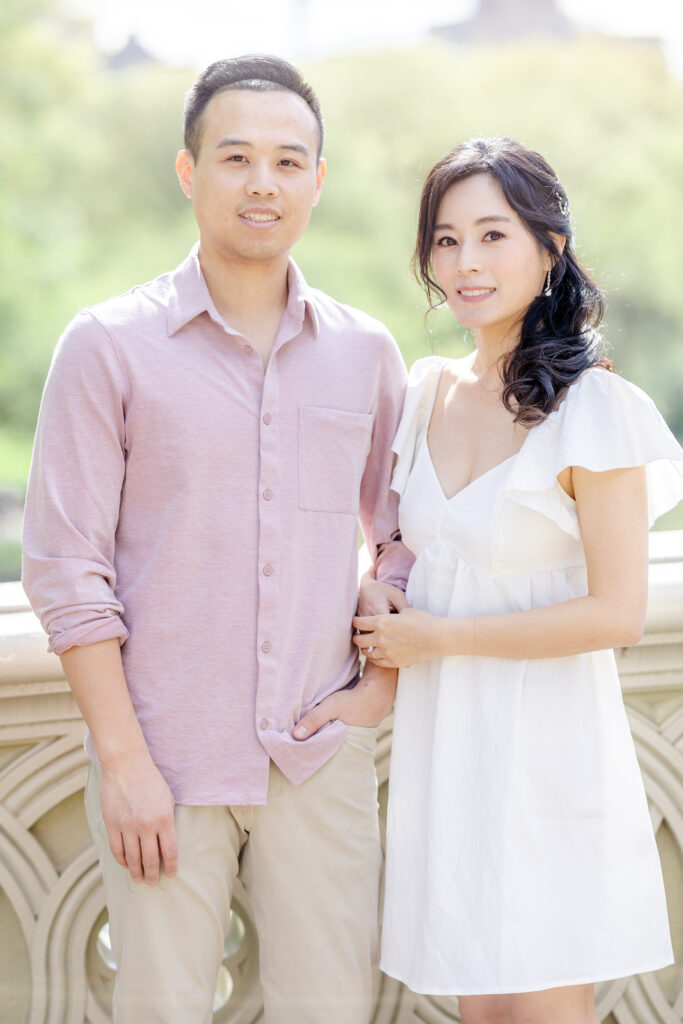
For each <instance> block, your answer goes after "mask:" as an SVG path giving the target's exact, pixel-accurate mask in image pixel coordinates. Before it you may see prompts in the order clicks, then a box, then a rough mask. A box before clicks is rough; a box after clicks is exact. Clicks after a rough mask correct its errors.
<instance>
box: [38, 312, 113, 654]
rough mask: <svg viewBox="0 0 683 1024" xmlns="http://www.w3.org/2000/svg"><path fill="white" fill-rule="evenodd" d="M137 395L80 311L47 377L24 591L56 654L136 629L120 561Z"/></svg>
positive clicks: (99, 329) (107, 341) (106, 341)
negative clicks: (120, 590) (122, 591)
mask: <svg viewBox="0 0 683 1024" xmlns="http://www.w3.org/2000/svg"><path fill="white" fill-rule="evenodd" d="M127 400H128V386H127V382H126V379H125V376H124V374H123V372H122V369H121V366H120V363H119V360H118V357H117V353H116V350H115V348H114V344H113V342H112V340H111V338H110V337H109V335H108V334H107V332H106V330H105V329H104V327H103V326H102V325H101V324H100V323H99V322H98V321H97V320H96V318H95V317H94V316H93V315H92V314H90V313H89V312H87V311H83V312H81V313H79V314H78V316H77V317H76V318H75V319H74V320H73V321H72V323H71V324H70V325H69V327H68V328H67V329H66V331H65V332H64V334H63V335H62V337H61V338H60V340H59V343H58V345H57V348H56V350H55V354H54V358H53V360H52V365H51V367H50V372H49V374H48V378H47V382H46V384H45V390H44V393H43V398H42V402H41V407H40V414H39V417H38V428H37V431H36V440H35V445H34V450H33V459H32V462H31V472H30V476H29V483H28V491H27V496H26V511H25V517H24V536H23V584H24V589H25V591H26V594H27V596H28V598H29V600H30V602H31V605H32V607H33V609H34V611H35V612H36V614H37V615H38V617H39V619H40V621H41V623H42V625H43V628H44V629H45V631H46V633H47V634H48V636H49V648H50V650H52V651H54V652H55V653H56V654H61V653H62V652H63V651H66V650H67V649H68V648H69V647H74V646H83V645H86V644H92V643H96V642H98V641H100V640H107V639H111V638H114V637H116V638H118V639H119V641H120V642H121V643H123V641H124V640H125V639H126V638H127V636H128V631H127V629H126V626H125V623H124V618H123V615H124V609H123V606H122V605H121V603H120V602H119V601H118V600H117V598H116V595H115V586H116V572H115V568H114V549H115V537H116V525H117V521H118V515H119V507H120V501H121V488H122V485H123V478H124V472H125V409H126V403H127Z"/></svg>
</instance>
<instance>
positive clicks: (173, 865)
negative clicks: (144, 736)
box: [100, 753, 178, 885]
mask: <svg viewBox="0 0 683 1024" xmlns="http://www.w3.org/2000/svg"><path fill="white" fill-rule="evenodd" d="M100 806H101V808H102V818H103V820H104V824H105V827H106V829H107V836H108V838H109V846H110V847H111V852H112V854H113V855H114V858H115V859H116V861H117V862H118V863H119V864H120V865H121V867H124V868H127V869H128V870H129V871H130V875H131V878H132V879H133V881H134V882H143V881H144V882H147V884H148V885H156V883H157V882H158V881H159V873H160V868H161V862H163V869H164V874H165V875H166V876H167V877H168V878H172V877H173V875H175V873H176V871H177V869H178V847H177V843H176V835H175V824H174V820H173V808H174V806H175V802H174V800H173V795H172V793H171V791H170V789H169V788H168V784H167V783H166V781H165V780H164V778H163V776H162V775H161V773H160V771H159V769H158V768H157V767H156V765H155V764H154V762H153V761H152V759H151V757H150V756H149V755H148V754H147V753H141V754H136V755H128V756H127V757H126V759H125V761H122V762H121V764H120V765H117V766H116V768H111V767H109V768H104V767H103V769H102V783H101V786H100Z"/></svg>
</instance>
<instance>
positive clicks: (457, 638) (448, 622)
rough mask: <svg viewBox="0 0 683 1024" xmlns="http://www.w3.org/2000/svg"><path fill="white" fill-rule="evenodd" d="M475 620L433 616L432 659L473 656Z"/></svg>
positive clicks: (470, 617) (472, 617)
mask: <svg viewBox="0 0 683 1024" xmlns="http://www.w3.org/2000/svg"><path fill="white" fill-rule="evenodd" d="M476 622H477V620H476V618H475V617H474V616H469V617H467V618H462V617H460V616H451V615H447V616H434V637H433V646H434V657H436V658H450V657H453V656H454V655H468V654H474V653H475V650H476Z"/></svg>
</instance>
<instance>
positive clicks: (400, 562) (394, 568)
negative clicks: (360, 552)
mask: <svg viewBox="0 0 683 1024" xmlns="http://www.w3.org/2000/svg"><path fill="white" fill-rule="evenodd" d="M414 561H415V555H414V554H413V553H412V551H410V550H409V549H408V548H407V547H406V546H405V544H404V543H403V541H400V540H392V541H389V543H388V544H386V545H385V546H384V547H383V548H382V551H381V553H380V554H379V556H378V558H377V561H376V563H375V579H377V580H379V581H380V582H381V583H390V584H391V585H392V586H393V587H398V588H399V590H405V589H406V585H407V583H408V576H409V575H410V570H411V569H412V566H413V562H414Z"/></svg>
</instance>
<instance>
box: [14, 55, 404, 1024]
mask: <svg viewBox="0 0 683 1024" xmlns="http://www.w3.org/2000/svg"><path fill="white" fill-rule="evenodd" d="M322 141H323V122H322V116H321V113H320V107H319V104H318V101H317V99H316V97H315V95H314V94H313V92H312V91H311V89H310V88H309V87H308V86H307V85H306V84H305V83H304V82H303V81H302V79H301V76H300V75H299V73H298V72H297V71H296V69H294V68H293V67H292V66H291V65H289V64H287V63H286V62H285V61H282V60H278V59H276V58H268V57H249V58H238V59H235V60H226V61H219V62H217V63H216V64H213V65H211V66H210V67H209V68H208V69H207V70H206V71H205V72H204V73H203V74H202V75H201V76H200V78H199V79H198V80H197V82H196V83H195V84H194V86H193V87H192V89H191V90H190V93H189V95H188V99H187V103H186V109H185V149H184V150H183V151H182V152H181V153H180V154H179V155H178V160H177V164H176V169H177V173H178V177H179V180H180V185H181V187H182V190H183V192H184V193H185V195H186V196H187V197H188V198H190V199H191V201H192V203H193V207H194V212H195V216H196V220H197V224H198V228H199V246H198V248H195V249H194V250H193V251H192V252H191V253H190V255H189V257H188V258H187V260H185V262H184V263H183V264H181V266H180V267H178V268H177V269H176V270H175V271H173V272H172V273H169V274H165V275H163V276H161V277H159V278H157V279H156V280H155V281H153V282H151V283H150V284H146V285H143V286H141V287H138V288H134V289H133V290H132V291H131V292H128V293H127V294H126V295H123V296H119V297H117V298H114V299H110V300H108V301H107V302H104V303H102V304H101V305H99V306H94V307H92V308H90V309H87V310H84V311H81V313H79V314H78V316H77V317H76V318H75V319H74V321H73V322H72V323H71V324H70V325H69V327H68V328H67V330H66V332H65V334H64V336H63V337H62V339H61V340H60V343H59V345H58V347H57V351H56V353H55V357H54V360H53V364H52V367H51V370H50V374H49V377H48V381H47V384H46V389H45V394H44V397H43V403H42V406H41V413H40V419H39V425H38V431H37V437H36V446H35V453H34V461H33V465H32V469H31V478H30V482H29V492H28V498H27V511H26V525H25V545H24V549H25V567H24V581H25V587H26V590H27V593H28V595H29V597H30V599H31V602H32V604H33V606H34V608H35V609H36V612H37V613H38V614H39V616H40V618H41V621H42V622H43V624H44V626H45V628H46V630H47V632H48V634H49V636H50V645H51V648H52V650H54V651H55V652H56V653H57V654H59V655H60V657H61V659H62V664H63V666H64V670H65V673H66V676H67V678H68V680H69V682H70V685H71V687H72V689H73V691H74V694H75V696H76V699H77V701H78V703H79V706H80V708H81V710H82V712H83V716H84V718H85V720H86V723H87V725H88V729H89V736H88V739H87V748H88V751H89V754H90V756H91V759H92V761H93V767H92V768H91V771H90V775H89V780H88V786H87V790H86V809H87V812H88V817H89V821H90V825H91V828H92V831H93V835H94V838H95V842H96V844H97V847H98V852H99V855H100V860H101V863H102V867H103V870H104V876H105V884H106V891H107V902H108V907H109V916H110V934H111V939H112V945H113V950H114V954H115V957H116V961H117V964H118V968H119V975H118V980H117V985H116V990H115V996H114V1019H115V1021H117V1022H118V1024H123V1022H125V1024H131V1022H134V1024H155V1022H158V1024H162V1022H163V1024H174V1022H177V1024H205V1022H208V1021H210V1020H211V1017H212V1000H213V992H214V987H215V981H216V974H217V969H218V967H219V964H220V961H221V959H222V951H223V942H224V935H225V932H226V929H227V926H228V920H229V908H230V896H231V887H232V883H233V881H234V878H235V876H236V875H237V873H238V872H239V874H240V877H241V878H242V880H243V882H244V884H245V886H246V888H247V891H248V892H249V894H250V897H251V900H252V905H253V911H254V916H255V920H256V925H257V928H258V931H259V936H260V963H261V977H262V982H263V989H264V998H265V1012H266V1021H267V1022H268V1024H320V1022H325V1024H365V1022H366V1021H367V1020H368V1018H369V1014H370V1008H371V984H372V963H373V960H374V957H375V946H376V940H377V895H378V876H379V869H380V850H379V842H378V829H377V815H376V780H375V776H374V765H373V746H374V735H375V734H374V730H373V728H372V727H373V726H376V725H377V724H378V723H379V721H380V720H381V718H382V717H383V715H384V713H385V712H386V710H387V709H388V707H389V706H390V705H391V702H392V699H393V692H394V687H395V678H394V675H393V674H392V673H391V672H385V671H382V670H381V669H378V668H377V667H374V666H369V667H368V668H367V670H366V672H365V674H364V676H363V678H362V680H361V682H359V683H358V684H357V685H356V686H355V687H354V686H352V688H348V687H349V684H353V683H354V682H355V681H356V680H357V678H358V663H357V657H356V651H355V648H354V647H353V645H352V644H351V641H350V623H351V618H352V616H353V613H354V609H355V604H356V596H357V592H356V572H357V569H356V564H357V525H356V524H357V518H358V517H360V521H361V525H362V529H363V533H364V536H365V540H366V543H367V545H368V548H369V549H370V552H371V554H372V556H373V560H374V564H375V574H376V577H377V581H378V582H376V583H374V584H373V583H369V584H368V586H369V587H370V596H369V598H368V601H367V603H366V607H365V610H366V611H368V612H372V611H375V612H377V611H384V610H387V609H388V608H389V606H390V605H391V604H392V603H393V604H394V605H398V604H400V591H396V590H395V588H394V585H398V586H399V587H401V586H403V585H404V583H405V579H406V576H407V570H408V567H409V564H410V556H409V555H408V553H407V551H406V549H405V548H403V547H402V545H401V543H400V540H399V539H398V534H397V523H396V505H395V495H394V496H391V495H390V493H389V490H388V484H389V477H390V461H391V452H390V444H391V440H392V436H393V433H394V430H395V427H396V424H397V420H398V417H399V414H400V408H401V404H402V397H403V390H404V386H405V385H404V376H405V371H404V367H403V363H402V360H401V358H400V355H399V353H398V350H397V348H396V345H395V343H394V342H393V340H392V338H391V337H390V335H388V333H387V331H386V330H385V329H384V328H383V327H382V326H381V325H380V324H378V323H377V322H376V321H374V320H371V319H370V318H369V317H366V316H364V315H363V314H361V313H358V312H357V311H355V310H352V309H349V308H348V307H345V306H342V305H340V304H339V303H336V302H334V301H333V300H332V299H330V298H329V297H328V296H326V295H324V294H322V293H320V292H317V291H314V290H312V289H311V288H309V287H308V285H307V284H306V283H305V281H304V279H303V277H302V276H301V274H300V272H299V271H298V269H297V268H296V266H295V264H294V263H293V262H292V261H291V259H290V256H289V252H290V249H291V247H292V245H293V244H294V243H295V242H296V241H297V239H298V238H299V237H300V235H301V234H302V232H303V231H304V229H305V228H306V225H307V223H308V220H309V217H310V214H311V211H312V208H313V206H315V205H316V203H317V202H318V199H319V197H320V192H321V188H322V184H323V178H324V176H325V163H324V160H323V159H322V157H321V149H322ZM373 587H374V591H373V590H372V588H373ZM371 606H372V607H371ZM338 691H339V692H338ZM337 692H338V696H337V697H335V698H334V701H335V705H334V706H335V708H336V709H337V710H338V714H339V718H338V719H337V720H335V721H333V722H331V723H329V724H327V725H326V726H325V727H324V728H322V729H321V730H320V731H317V732H314V729H315V728H316V724H317V723H315V720H314V719H311V718H310V716H309V717H308V718H307V719H306V723H307V724H308V726H309V728H308V730H306V729H305V728H302V730H301V731H300V734H299V736H300V737H301V736H304V737H307V738H303V739H301V738H299V739H296V738H294V736H293V730H294V727H295V725H296V723H297V721H298V720H299V719H300V718H301V717H302V716H303V715H304V714H306V713H307V712H308V711H309V710H310V709H311V708H313V707H315V705H317V704H318V703H319V702H320V701H321V700H322V699H324V698H326V697H328V695H329V694H332V693H337ZM327 707H328V708H329V704H328V705H327ZM328 715H329V711H328ZM344 723H347V725H348V727H347V725H345V724H344Z"/></svg>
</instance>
